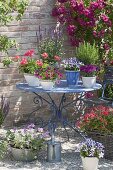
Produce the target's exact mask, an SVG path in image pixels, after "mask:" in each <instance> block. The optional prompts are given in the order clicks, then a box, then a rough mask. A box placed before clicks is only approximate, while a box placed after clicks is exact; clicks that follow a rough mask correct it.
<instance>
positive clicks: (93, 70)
mask: <svg viewBox="0 0 113 170" xmlns="http://www.w3.org/2000/svg"><path fill="white" fill-rule="evenodd" d="M97 71H98V67H97V66H95V65H82V66H81V67H80V72H81V75H82V76H84V77H93V76H96V75H97Z"/></svg>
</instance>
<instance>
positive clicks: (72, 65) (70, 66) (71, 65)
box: [63, 57, 82, 71]
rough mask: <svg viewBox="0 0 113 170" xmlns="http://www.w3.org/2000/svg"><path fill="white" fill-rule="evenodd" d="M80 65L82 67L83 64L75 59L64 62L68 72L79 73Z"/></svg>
mask: <svg viewBox="0 0 113 170" xmlns="http://www.w3.org/2000/svg"><path fill="white" fill-rule="evenodd" d="M80 65H82V63H81V62H80V61H78V60H77V58H75V57H73V58H68V59H65V60H63V66H64V68H65V69H66V70H74V71H79V68H80Z"/></svg>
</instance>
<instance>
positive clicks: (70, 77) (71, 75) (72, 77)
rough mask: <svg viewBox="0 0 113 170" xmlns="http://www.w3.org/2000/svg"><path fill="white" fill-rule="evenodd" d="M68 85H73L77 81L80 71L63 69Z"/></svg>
mask: <svg viewBox="0 0 113 170" xmlns="http://www.w3.org/2000/svg"><path fill="white" fill-rule="evenodd" d="M65 73H66V79H67V84H68V86H73V85H76V84H77V83H78V80H79V76H80V72H79V71H69V70H65Z"/></svg>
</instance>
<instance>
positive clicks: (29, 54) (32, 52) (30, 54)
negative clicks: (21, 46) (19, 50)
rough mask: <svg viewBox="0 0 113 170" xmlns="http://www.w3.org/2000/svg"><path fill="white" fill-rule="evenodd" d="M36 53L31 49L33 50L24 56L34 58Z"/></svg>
mask: <svg viewBox="0 0 113 170" xmlns="http://www.w3.org/2000/svg"><path fill="white" fill-rule="evenodd" d="M34 53H35V51H34V50H33V49H31V50H28V51H27V52H26V53H25V54H24V56H29V57H32V56H33V55H34Z"/></svg>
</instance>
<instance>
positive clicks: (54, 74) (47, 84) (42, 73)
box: [35, 63, 62, 90]
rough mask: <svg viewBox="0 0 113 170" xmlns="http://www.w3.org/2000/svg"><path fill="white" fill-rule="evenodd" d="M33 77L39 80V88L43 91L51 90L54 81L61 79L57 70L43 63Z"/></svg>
mask: <svg viewBox="0 0 113 170" xmlns="http://www.w3.org/2000/svg"><path fill="white" fill-rule="evenodd" d="M35 76H36V77H38V78H39V79H40V83H41V86H42V88H43V89H44V90H51V89H52V88H53V86H54V84H55V82H56V81H58V80H59V79H61V78H62V74H61V72H60V71H59V69H57V68H54V67H52V66H50V65H49V64H46V63H44V64H43V66H42V68H41V69H40V70H37V71H35Z"/></svg>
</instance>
